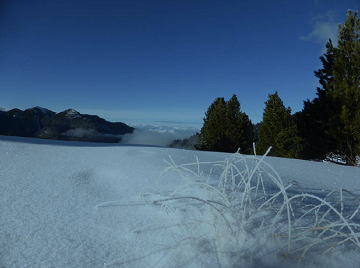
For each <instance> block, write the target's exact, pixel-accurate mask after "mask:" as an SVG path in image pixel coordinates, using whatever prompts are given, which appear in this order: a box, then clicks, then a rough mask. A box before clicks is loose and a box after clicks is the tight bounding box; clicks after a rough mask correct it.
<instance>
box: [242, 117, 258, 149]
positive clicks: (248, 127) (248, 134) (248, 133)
mask: <svg viewBox="0 0 360 268" xmlns="http://www.w3.org/2000/svg"><path fill="white" fill-rule="evenodd" d="M241 114H242V118H243V120H242V124H243V125H242V129H243V130H244V142H243V145H242V147H239V148H243V149H242V150H240V153H242V154H252V153H253V147H252V145H253V142H254V140H255V135H254V125H253V123H252V122H251V120H250V118H249V116H248V115H247V114H246V113H244V112H242V113H241Z"/></svg>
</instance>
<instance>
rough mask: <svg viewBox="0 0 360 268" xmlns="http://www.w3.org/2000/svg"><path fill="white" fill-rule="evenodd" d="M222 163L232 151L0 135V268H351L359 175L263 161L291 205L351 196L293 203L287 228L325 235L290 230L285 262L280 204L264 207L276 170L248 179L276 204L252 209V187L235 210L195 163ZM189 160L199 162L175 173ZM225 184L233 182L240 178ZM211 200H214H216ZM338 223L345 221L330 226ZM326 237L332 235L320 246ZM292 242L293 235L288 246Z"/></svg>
mask: <svg viewBox="0 0 360 268" xmlns="http://www.w3.org/2000/svg"><path fill="white" fill-rule="evenodd" d="M169 155H170V156H171V158H172V160H173V161H174V163H175V164H176V165H174V163H172V160H171V159H170V158H169ZM195 156H196V157H197V158H196V157H195ZM229 157H231V154H225V153H212V152H199V151H185V150H177V149H168V148H159V147H149V146H136V145H126V146H125V145H110V144H94V143H82V142H61V141H47V140H36V139H25V138H16V137H5V136H0V171H1V172H0V182H1V187H0V267H1V268H2V267H5V268H8V267H103V266H104V265H106V266H108V267H207V268H208V267H209V268H211V267H241V268H243V267H245V268H246V267H266V268H270V267H354V268H355V267H359V265H360V264H359V263H360V250H359V247H358V246H357V239H358V236H359V235H358V234H359V229H358V226H357V224H359V223H360V220H359V218H358V215H357V208H358V206H359V202H358V200H357V199H356V198H358V196H359V193H360V169H359V168H355V167H346V166H339V165H334V164H329V163H318V162H309V161H301V160H293V159H281V158H274V157H267V158H265V161H266V162H267V163H268V164H270V165H271V166H272V167H273V168H274V170H276V171H277V173H278V174H279V176H280V177H281V179H282V182H283V184H284V185H285V187H286V186H287V185H289V184H290V183H293V184H296V183H294V181H296V182H297V183H298V184H299V185H300V186H301V187H299V186H298V185H294V186H293V187H291V188H289V189H288V190H287V192H288V194H289V198H290V197H291V196H295V195H296V194H301V193H308V194H311V195H314V196H316V197H319V198H322V199H324V198H325V197H326V195H327V194H328V193H329V192H330V191H332V190H339V189H346V190H349V191H351V193H352V194H353V195H350V194H349V193H347V192H345V191H338V192H335V193H333V194H332V195H331V196H330V197H329V198H326V201H329V202H330V204H331V205H333V206H334V208H336V211H337V212H339V214H338V215H336V213H334V211H335V210H329V209H327V208H328V207H326V206H325V205H324V204H323V205H321V203H320V205H318V203H316V199H314V198H312V197H311V196H308V198H307V199H301V200H300V199H299V200H294V203H292V208H293V210H294V211H293V212H294V214H295V215H294V217H293V216H291V218H292V222H291V224H292V225H293V224H295V223H297V222H299V224H304V222H305V223H307V224H308V225H309V226H315V225H316V223H318V227H319V228H324V226H327V227H328V228H329V229H331V232H332V233H331V234H327V233H326V234H324V233H322V232H323V230H321V229H317V230H315V231H313V233H311V232H310V233H306V235H304V233H302V230H303V229H301V228H304V225H299V226H298V229H296V228H297V227H295V226H293V227H292V229H291V230H292V233H291V236H292V237H291V240H292V241H293V243H292V244H291V249H290V250H291V251H295V250H296V249H298V248H301V247H303V246H305V250H300V251H298V252H294V253H292V254H290V255H289V254H287V252H288V244H287V243H288V236H286V234H288V229H287V226H288V218H287V214H286V209H284V211H283V213H279V216H278V217H276V213H277V212H278V211H279V210H280V208H281V206H282V204H283V201H282V199H281V198H282V197H281V196H280V195H279V196H280V197H279V198H277V199H274V200H270V198H271V196H272V195H273V194H276V191H277V188H276V187H275V186H276V185H275V186H274V184H273V183H271V182H272V181H271V178H274V180H276V179H277V177H276V173H274V172H273V171H271V169H270V168H269V167H267V166H265V168H264V169H261V172H262V173H256V176H260V177H256V179H255V182H256V180H258V181H259V180H260V179H263V181H264V184H265V187H264V188H265V189H266V191H267V193H266V194H267V198H268V199H267V200H270V201H274V202H273V203H272V204H271V206H270V203H271V202H268V203H267V204H266V205H265V206H263V207H262V208H260V209H259V207H260V206H261V204H263V203H264V202H266V201H265V199H262V197H264V196H262V195H261V194H260V192H263V189H262V187H259V189H258V192H259V193H257V197H255V196H254V195H249V196H248V197H246V198H249V197H251V200H252V201H251V202H252V203H251V204H250V205H249V202H248V201H249V200H250V199H246V198H245V199H246V200H248V201H247V202H244V204H245V205H244V207H240V206H239V207H237V205H238V203H239V202H238V203H236V202H235V201H234V202H233V200H241V199H242V198H243V197H244V196H246V194H245V195H244V194H243V195H241V194H240V195H239V196H236V197H233V196H229V193H228V192H226V193H222V189H225V188H222V187H219V188H217V187H218V183H219V181H220V178H221V175H222V174H223V175H224V173H223V168H222V167H219V166H215V167H213V166H214V164H211V163H204V162H214V161H224V160H225V159H226V158H229ZM258 158H259V159H260V157H258ZM197 159H198V160H197ZM237 159H241V158H237ZM164 160H167V161H168V163H169V164H170V169H172V170H173V171H171V170H170V171H169V172H166V173H165V174H163V176H162V177H161V179H159V176H160V174H161V173H162V171H164V170H165V169H166V168H168V167H169V164H168V163H166V162H165V161H164ZM233 160H234V159H233ZM197 161H199V163H200V164H195V165H190V166H177V165H181V164H187V163H197ZM246 161H247V165H245V164H244V162H239V163H236V166H237V167H238V168H239V171H240V172H242V171H244V172H243V173H241V174H242V175H244V176H245V175H246V174H250V173H251V172H252V170H255V169H254V167H255V166H256V165H257V163H259V161H257V160H254V159H248V160H246ZM201 163H204V164H201ZM218 164H221V162H218ZM223 164H224V162H223ZM185 167H186V168H189V169H190V170H191V171H193V173H191V172H189V171H186V170H185V169H184V168H185ZM246 168H249V170H248V171H246ZM259 170H260V169H259ZM178 172H182V173H181V174H182V175H183V177H181V176H179V174H178ZM229 172H230V169H229ZM267 172H268V173H267ZM199 174H200V175H199ZM226 174H228V173H226ZM187 175H188V176H187ZM254 176H255V175H254ZM229 178H230V179H229V181H228V183H229V185H230V188H231V186H232V181H231V176H230V177H229ZM234 178H235V179H236V181H234V183H235V184H234V185H235V186H236V187H237V186H238V185H239V182H240V176H238V177H234ZM254 178H255V177H254ZM202 179H205V180H206V181H205V182H204V181H201V180H202ZM260 185H261V184H260ZM248 186H249V188H248V190H245V193H246V192H248V193H251V194H253V193H255V192H256V189H255V188H251V187H256V185H254V184H249V185H248ZM241 187H245V188H246V187H247V186H246V185H243V186H241ZM241 187H240V186H239V189H240V188H241ZM176 190H177V191H176ZM218 190H219V192H217V191H218ZM226 190H228V188H226ZM174 191H176V192H174ZM219 196H220V197H221V198H223V199H221V198H220V199H216V198H218V197H219ZM224 196H227V197H229V200H225V199H226V198H225V197H224ZM212 197H214V199H211V198H212ZM234 198H235V199H234ZM236 198H240V199H236ZM246 200H245V201H246ZM111 201H117V202H111ZM225 201H226V202H228V201H229V203H226V202H225ZM300 201H301V202H300ZM221 202H224V203H221ZM219 204H220V205H219ZM224 204H225V205H224ZM231 204H235V205H234V206H233V207H230V205H231ZM314 206H318V207H314ZM228 208H230V209H231V211H230V209H229V210H227V209H228ZM312 208H313V210H312ZM234 211H235V212H234ZM306 211H309V214H306ZM231 213H234V214H231ZM249 213H251V215H250V214H249ZM238 214H239V215H240V216H238ZM305 214H306V215H305ZM301 215H303V216H304V215H305V216H304V218H301V219H300V217H301ZM315 216H316V217H317V218H316V217H315ZM275 218H276V219H277V221H276V223H275V224H274V226H273V228H270V227H271V225H272V223H273V220H274V219H275ZM338 218H340V222H341V219H343V222H347V224H348V225H347V226H344V225H341V226H342V227H339V226H338V225H337V224H338V223H339V221H338ZM234 219H235V220H234ZM240 219H242V220H243V221H240ZM314 221H315V225H314ZM349 228H351V230H353V233H351V231H349ZM239 230H240V231H239ZM284 230H285V233H282V232H283V231H284ZM336 230H337V231H336ZM281 234H283V235H281ZM331 235H334V237H335V236H336V237H335V238H334V239H332V238H331V239H330V238H329V239H328V237H329V236H331ZM299 237H300V238H302V239H303V240H299V241H296V239H297V238H299ZM336 239H337V240H336ZM314 241H315V242H316V243H314V246H309V245H311V243H313V242H314ZM336 243H338V245H337V244H336ZM332 247H334V249H332ZM307 248H308V249H309V250H308V251H306V249H307ZM327 249H330V250H329V251H328V252H327V253H326V254H325V255H322V253H323V252H324V251H326V250H327ZM304 251H306V252H304ZM303 253H304V256H303V258H300V259H299V257H301V254H303ZM299 261H300V262H299Z"/></svg>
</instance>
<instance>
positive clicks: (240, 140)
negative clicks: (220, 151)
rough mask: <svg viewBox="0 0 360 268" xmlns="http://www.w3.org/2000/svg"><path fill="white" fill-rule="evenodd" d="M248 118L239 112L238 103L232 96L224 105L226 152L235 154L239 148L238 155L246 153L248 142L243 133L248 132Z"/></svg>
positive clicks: (234, 96)
mask: <svg viewBox="0 0 360 268" xmlns="http://www.w3.org/2000/svg"><path fill="white" fill-rule="evenodd" d="M246 120H248V121H249V118H248V117H247V115H246V114H245V113H242V112H241V111H240V103H239V101H238V99H237V97H236V95H235V94H234V95H233V96H232V97H231V99H230V100H229V101H228V102H227V103H226V137H227V141H228V143H227V145H226V147H227V148H226V151H227V152H232V153H235V152H236V151H237V150H238V149H239V148H240V153H248V148H249V144H248V140H247V137H246V136H245V132H246V131H248V129H249V127H251V122H250V125H249V126H248V124H249V122H247V121H246Z"/></svg>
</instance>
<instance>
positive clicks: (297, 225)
mask: <svg viewBox="0 0 360 268" xmlns="http://www.w3.org/2000/svg"><path fill="white" fill-rule="evenodd" d="M270 149H271V148H269V149H268V151H267V152H266V154H265V155H264V156H261V157H259V156H256V151H255V148H254V152H255V156H248V155H241V154H239V153H238V152H237V153H235V154H233V155H231V156H230V157H229V158H227V159H225V160H224V161H218V162H200V161H199V160H198V158H196V161H195V162H194V163H187V164H180V165H178V164H176V163H175V161H174V160H173V159H172V158H171V156H169V161H167V163H168V165H169V166H168V167H167V168H166V169H165V170H164V171H163V172H162V174H161V176H160V178H159V179H158V181H157V183H161V182H162V181H163V180H165V179H167V178H169V177H170V178H172V179H173V178H174V173H175V174H176V176H177V177H178V178H179V179H180V184H179V186H178V187H177V188H176V189H175V190H174V191H173V192H171V193H168V194H166V195H164V194H163V193H161V192H158V191H156V190H154V189H143V190H142V191H141V193H140V196H141V201H116V202H107V203H103V204H100V205H98V206H97V207H104V206H113V205H146V206H151V207H158V208H159V210H160V212H161V213H162V215H166V217H167V219H168V225H164V226H162V227H161V228H166V227H168V226H173V227H174V226H175V227H176V231H174V232H177V233H178V234H180V235H179V236H178V240H177V241H174V243H173V244H172V245H167V246H164V247H160V248H159V249H157V250H154V251H153V252H149V253H147V254H144V255H143V256H141V257H138V258H134V259H130V260H129V259H126V257H125V258H124V257H123V258H121V259H117V260H113V261H111V262H109V263H108V264H106V265H111V264H115V263H117V264H119V263H122V264H123V263H127V262H130V261H137V260H139V259H140V258H145V257H148V256H149V255H152V254H157V253H163V255H162V257H161V258H160V260H159V261H158V262H157V263H156V265H157V264H160V263H161V261H163V259H164V257H165V256H166V254H169V252H170V251H174V250H176V249H180V248H183V247H184V246H186V245H188V246H189V247H191V248H192V250H195V251H198V252H203V253H204V252H207V253H209V252H210V253H211V254H212V255H213V258H214V262H216V263H217V266H218V267H223V266H226V267H240V266H241V263H243V262H242V260H243V259H244V258H250V260H249V261H250V263H251V261H253V259H256V254H257V251H259V247H261V245H263V244H266V243H272V244H273V245H276V246H277V248H273V247H272V246H269V247H268V248H272V252H271V254H275V255H276V256H278V257H281V258H283V260H286V259H289V258H290V259H291V260H293V259H294V258H295V259H296V260H298V261H302V260H303V259H304V257H305V256H306V254H308V253H309V252H310V250H311V251H312V252H316V253H322V254H329V253H332V254H334V252H335V250H337V249H339V248H341V249H340V250H344V248H346V249H348V248H349V247H355V248H360V242H359V239H360V238H359V236H360V232H359V231H360V224H359V215H358V214H359V211H360V201H359V199H358V198H357V197H356V196H355V195H354V194H352V193H351V192H349V191H347V190H345V189H340V190H338V191H332V192H330V193H327V194H324V193H322V192H321V193H305V192H304V191H303V190H302V188H301V187H300V185H298V184H297V183H296V182H292V183H291V184H289V185H284V183H283V182H282V180H281V178H280V176H279V174H278V173H277V172H276V171H275V170H274V169H273V168H272V167H271V166H270V165H269V164H268V163H267V162H266V161H265V160H264V159H265V157H266V155H267V154H268V152H269V151H270ZM205 171H206V172H205ZM354 202H355V203H356V206H355V209H354V210H353V211H351V210H350V209H349V208H353V207H354ZM348 203H351V206H347V205H346V204H348ZM164 222H165V221H164ZM169 224H170V225H169ZM157 227H160V226H157ZM151 228H152V226H142V227H140V229H141V232H144V231H146V230H150V229H151ZM134 232H139V228H137V229H136V230H134ZM274 241H275V242H274ZM181 250H182V251H183V249H181ZM190 259H191V258H190ZM164 266H166V264H165V265H164Z"/></svg>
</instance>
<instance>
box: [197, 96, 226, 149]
mask: <svg viewBox="0 0 360 268" xmlns="http://www.w3.org/2000/svg"><path fill="white" fill-rule="evenodd" d="M225 113H226V102H225V100H224V98H217V99H216V100H215V101H214V102H213V103H212V104H211V105H210V107H209V108H208V110H207V112H206V113H205V117H204V124H203V127H202V128H201V131H200V133H199V140H198V143H197V144H196V145H195V148H196V149H197V150H202V151H217V152H226V150H227V148H226V147H227V143H228V140H227V138H226V134H225V132H226V123H225V122H226V117H225Z"/></svg>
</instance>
